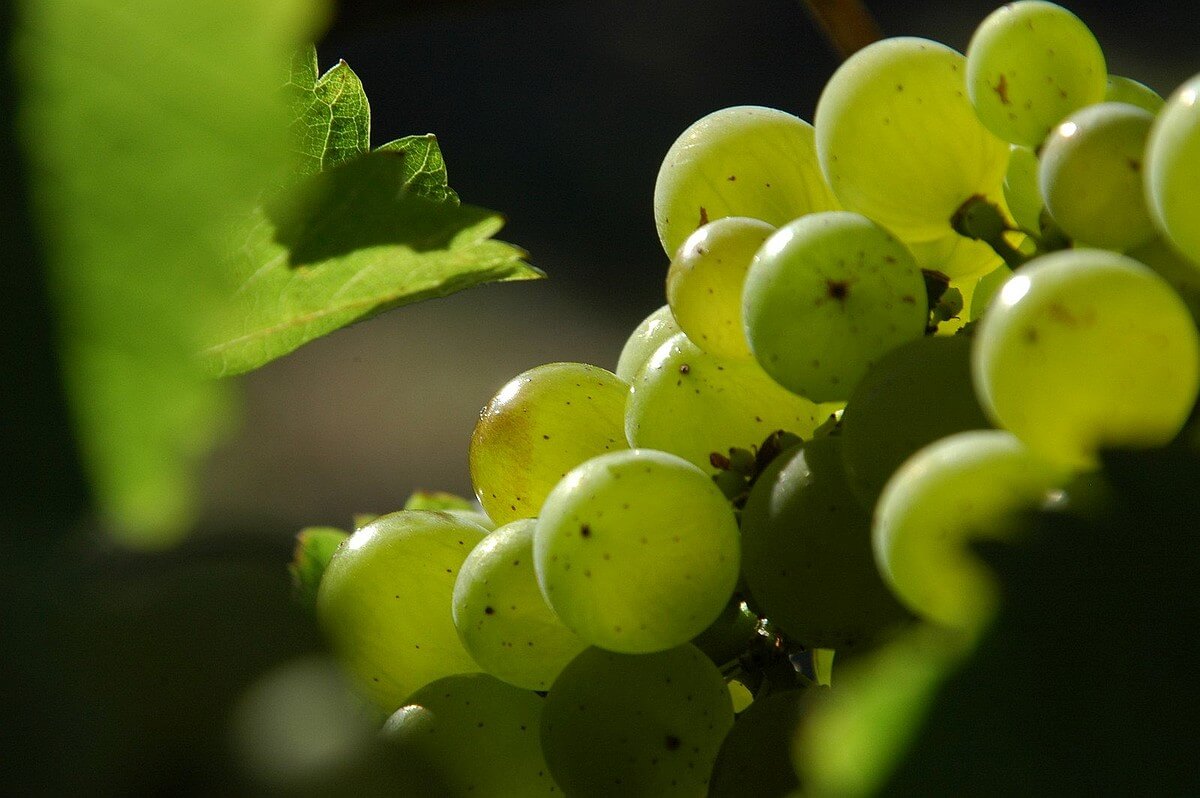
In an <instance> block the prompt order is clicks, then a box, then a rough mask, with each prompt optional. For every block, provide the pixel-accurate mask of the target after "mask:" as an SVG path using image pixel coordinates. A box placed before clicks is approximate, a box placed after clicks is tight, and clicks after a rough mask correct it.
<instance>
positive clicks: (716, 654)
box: [692, 596, 761, 666]
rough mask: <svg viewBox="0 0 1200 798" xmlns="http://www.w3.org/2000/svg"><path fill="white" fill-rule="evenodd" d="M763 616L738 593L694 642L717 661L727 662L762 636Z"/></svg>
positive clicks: (721, 663) (693, 643)
mask: <svg viewBox="0 0 1200 798" xmlns="http://www.w3.org/2000/svg"><path fill="white" fill-rule="evenodd" d="M760 623H761V621H760V619H759V617H758V616H757V615H756V614H754V613H753V612H752V611H751V610H750V607H749V606H747V605H746V602H744V601H742V600H741V598H739V597H738V596H734V600H733V601H731V602H729V604H728V605H727V606H726V607H725V609H724V610H722V612H721V614H720V615H719V616H717V619H716V620H715V621H713V622H712V623H711V624H710V625H709V627H708V628H707V629H705V630H704V631H703V632H701V633H700V634H698V635H696V637H694V638H692V645H694V646H695V647H696V648H698V649H700V650H701V651H703V652H704V653H705V654H707V655H708V658H709V659H711V660H712V661H713V664H715V665H718V666H720V665H725V664H726V663H729V662H732V661H733V660H735V659H737V658H738V657H740V656H741V655H743V654H745V653H746V649H748V648H749V647H750V644H751V643H753V642H754V641H755V640H756V639H757V638H758V629H759V624H760Z"/></svg>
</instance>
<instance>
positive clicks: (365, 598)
mask: <svg viewBox="0 0 1200 798" xmlns="http://www.w3.org/2000/svg"><path fill="white" fill-rule="evenodd" d="M485 534H486V533H485V532H484V530H483V529H482V528H480V527H479V526H477V525H476V524H473V523H471V522H469V521H463V520H461V519H458V518H455V517H454V516H452V515H450V514H449V513H444V512H435V511H431V510H402V511H400V512H398V513H392V514H391V515H385V516H382V517H381V518H378V519H376V520H375V521H373V522H372V523H370V524H368V525H366V526H364V527H362V528H361V529H359V530H357V531H356V532H355V533H354V534H353V535H351V536H350V539H349V540H347V541H346V542H345V543H343V544H342V546H341V547H340V548H339V549H338V550H337V552H336V553H335V554H334V555H333V559H332V560H330V562H329V567H328V568H327V569H326V571H325V575H324V576H323V577H322V579H321V587H320V592H319V593H318V594H317V617H318V618H319V620H320V622H321V626H322V627H323V628H324V629H325V632H326V634H327V635H328V636H329V639H330V641H331V642H332V644H333V649H334V651H335V653H336V654H337V656H338V660H339V661H340V662H341V664H342V666H343V667H345V668H346V670H347V671H349V673H350V675H351V676H352V677H353V678H354V679H355V681H356V683H357V685H358V687H359V688H360V689H361V690H362V691H363V692H364V693H366V695H367V696H369V697H370V698H371V699H372V700H373V701H374V702H375V703H376V704H377V705H379V707H381V708H382V709H384V710H386V711H388V712H392V711H394V710H395V709H396V708H397V707H399V706H400V705H401V704H403V703H404V699H405V698H407V697H408V696H409V694H411V693H412V692H413V691H415V690H417V689H419V688H421V687H423V686H424V685H426V684H428V683H429V682H431V681H433V680H435V679H439V678H441V677H443V676H448V675H450V674H456V673H470V672H474V671H478V670H479V666H478V665H476V664H475V661H474V660H473V659H472V658H471V655H470V654H468V653H467V651H466V650H465V649H464V648H463V646H462V643H461V642H460V641H459V639H458V633H457V632H456V631H455V630H454V621H453V620H452V619H451V617H450V597H451V594H452V593H453V590H454V580H455V577H456V576H457V574H458V569H459V567H460V566H461V565H462V562H463V560H464V559H466V557H467V554H468V553H469V552H470V551H471V549H472V548H473V547H474V546H475V544H476V543H478V542H479V541H480V540H482V539H483V537H484V535H485Z"/></svg>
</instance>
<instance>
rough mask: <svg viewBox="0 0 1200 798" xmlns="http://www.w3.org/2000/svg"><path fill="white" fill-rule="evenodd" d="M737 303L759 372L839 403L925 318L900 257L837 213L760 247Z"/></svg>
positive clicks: (910, 264)
mask: <svg viewBox="0 0 1200 798" xmlns="http://www.w3.org/2000/svg"><path fill="white" fill-rule="evenodd" d="M743 302H744V305H743V313H744V314H745V319H746V335H747V337H748V338H749V340H750V349H751V351H752V352H754V356H755V358H757V360H758V362H759V363H760V364H761V365H762V367H763V370H765V371H766V372H767V373H768V374H770V375H771V377H773V378H774V379H775V380H776V381H777V382H778V383H779V384H780V385H782V386H784V387H785V388H787V389H788V390H790V391H793V392H795V393H798V394H801V395H803V396H807V397H808V398H809V399H812V400H813V401H816V402H828V401H842V400H845V399H846V398H847V397H848V396H849V395H850V392H851V391H852V390H854V386H855V384H856V383H857V382H858V380H859V379H861V378H862V375H863V374H864V373H865V372H866V370H867V369H868V368H869V367H870V365H871V364H872V363H873V362H875V361H876V360H878V359H879V358H880V357H882V356H883V355H884V354H885V353H887V351H888V350H890V349H892V348H894V347H896V346H898V345H899V344H902V343H904V342H905V341H909V340H912V339H914V338H918V337H920V336H921V335H922V333H923V332H924V331H925V322H926V319H927V317H928V310H927V307H926V306H927V301H926V295H925V283H924V280H923V279H922V277H921V272H920V269H918V268H917V264H916V262H915V261H914V260H913V257H912V255H911V254H910V253H909V251H908V250H907V249H905V247H904V245H903V244H901V243H900V242H899V241H897V240H896V239H895V237H893V236H892V235H891V234H890V233H888V232H887V231H886V230H884V229H883V228H882V227H880V226H879V225H877V224H875V223H874V222H872V221H871V220H870V219H867V218H866V217H864V216H860V215H859V214H857V213H848V212H845V211H835V212H830V213H820V214H812V215H809V216H806V217H803V218H801V219H797V220H796V221H794V222H792V223H791V224H788V225H785V226H783V227H781V228H780V229H779V230H778V231H777V232H776V233H775V234H774V235H772V236H771V237H770V238H769V239H767V243H766V244H764V245H763V248H762V249H760V250H759V252H758V254H757V255H755V256H754V261H753V262H752V263H751V264H750V272H749V274H747V275H746V288H745V293H744V295H743ZM635 391H636V389H635Z"/></svg>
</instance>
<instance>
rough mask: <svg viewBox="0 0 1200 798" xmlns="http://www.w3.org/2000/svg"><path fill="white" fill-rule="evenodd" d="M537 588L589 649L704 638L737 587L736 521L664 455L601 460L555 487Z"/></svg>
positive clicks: (718, 497)
mask: <svg viewBox="0 0 1200 798" xmlns="http://www.w3.org/2000/svg"><path fill="white" fill-rule="evenodd" d="M533 554H534V565H535V567H536V569H537V578H538V584H539V585H540V587H541V589H542V594H543V595H544V596H545V597H546V601H547V603H548V604H549V605H550V606H551V607H552V608H553V609H554V612H555V613H556V614H557V615H558V617H559V618H561V619H562V621H563V623H564V624H565V625H566V626H567V627H568V628H569V629H571V630H572V631H573V632H575V633H576V634H577V635H579V637H581V638H582V639H583V640H585V641H587V642H588V643H590V644H592V645H596V646H601V647H603V648H607V649H609V650H612V651H622V652H627V653H647V652H653V651H662V650H664V649H668V648H671V647H673V646H677V645H680V644H681V643H685V642H687V641H688V640H691V639H692V638H693V637H695V636H696V635H698V634H700V633H701V632H703V631H704V630H705V629H706V628H707V627H708V626H709V625H710V624H711V623H712V622H713V621H714V620H716V618H717V616H718V615H720V614H721V611H722V610H723V609H724V608H725V605H726V604H727V603H728V602H729V598H730V596H731V595H732V594H733V588H734V585H735V584H736V583H737V576H738V566H739V560H740V543H739V533H738V528H737V520H736V519H735V518H734V515H733V509H732V508H731V507H730V505H729V502H728V501H727V500H726V498H725V496H724V494H722V493H721V491H720V490H719V489H718V488H717V486H716V485H714V484H713V482H712V480H711V479H709V478H708V476H706V475H705V474H704V472H703V471H701V470H700V469H698V468H696V467H695V466H693V465H692V464H690V463H688V462H686V461H685V460H682V459H681V458H679V457H676V456H674V455H671V454H667V453H666V452H657V451H652V450H648V449H631V450H627V451H622V452H613V453H611V454H606V455H601V456H599V457H596V458H593V459H592V460H589V461H588V462H587V463H584V464H583V465H582V466H580V467H579V468H576V469H574V470H573V471H571V473H569V474H568V475H567V476H566V477H565V478H563V480H562V481H561V482H560V483H559V484H558V485H557V486H555V488H554V490H553V491H552V492H551V494H550V496H549V497H548V498H547V499H546V505H545V507H544V508H543V510H542V515H541V516H540V517H539V518H538V521H537V527H536V530H535V532H534V542H533Z"/></svg>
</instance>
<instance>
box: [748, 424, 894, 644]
mask: <svg viewBox="0 0 1200 798" xmlns="http://www.w3.org/2000/svg"><path fill="white" fill-rule="evenodd" d="M742 573H743V575H744V576H745V579H746V587H747V588H748V590H749V592H750V595H751V596H753V597H754V604H755V607H756V608H757V609H758V610H759V611H760V612H762V613H763V614H764V615H766V616H767V617H768V618H770V619H771V622H772V623H774V624H775V625H776V626H778V627H779V628H780V629H782V630H783V631H784V633H785V634H787V635H788V637H790V638H792V639H794V640H795V641H796V642H798V643H800V644H801V645H803V646H804V647H805V648H832V649H836V650H853V649H855V648H857V647H860V646H865V645H869V644H870V643H871V642H873V641H874V639H875V638H876V637H877V636H878V635H879V634H880V633H882V632H884V631H886V630H888V629H891V628H892V627H894V626H895V625H897V624H898V623H902V622H903V621H904V620H905V619H906V618H907V617H908V614H907V613H906V612H905V611H904V609H903V608H902V607H901V606H900V605H899V604H898V603H897V602H896V599H895V598H894V597H893V596H892V594H891V593H890V592H889V590H888V588H887V587H886V586H885V585H884V584H883V582H882V581H881V579H880V577H879V571H878V570H877V569H876V567H875V560H874V558H873V556H872V552H871V517H870V515H869V514H868V513H867V512H866V511H865V510H863V508H862V507H861V506H860V505H859V503H858V502H857V501H856V500H855V498H854V496H853V495H852V494H851V492H850V488H849V486H848V485H847V484H846V474H845V471H844V469H843V467H842V454H841V441H840V440H839V439H838V438H837V437H828V438H815V439H813V440H811V441H808V442H807V443H805V444H803V445H801V446H798V447H795V448H793V449H791V450H789V451H788V452H785V453H784V454H781V455H780V456H779V457H777V458H775V460H774V461H772V463H771V464H770V465H769V466H767V469H766V470H765V471H764V472H763V473H762V475H761V476H760V477H759V478H758V481H757V482H756V483H755V485H754V488H753V490H751V492H750V498H749V499H748V500H747V501H746V506H745V507H744V508H743V510H742Z"/></svg>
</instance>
